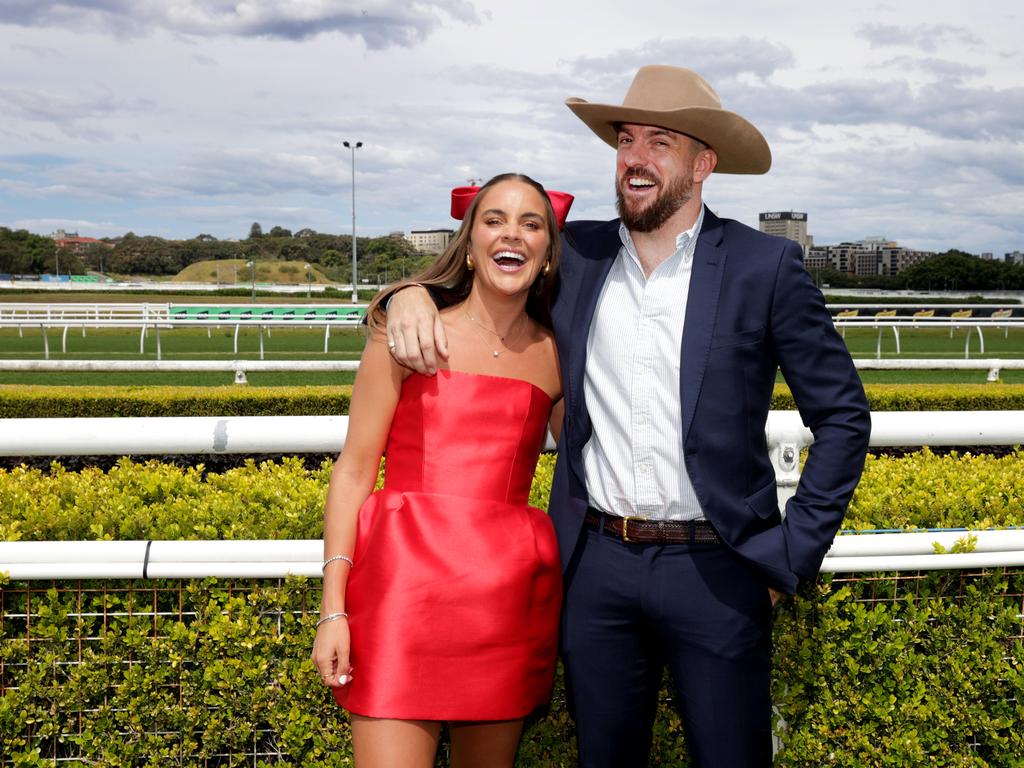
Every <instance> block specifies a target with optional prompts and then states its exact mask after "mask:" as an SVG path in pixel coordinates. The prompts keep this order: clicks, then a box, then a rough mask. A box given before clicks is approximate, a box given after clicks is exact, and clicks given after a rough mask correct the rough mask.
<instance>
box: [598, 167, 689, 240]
mask: <svg viewBox="0 0 1024 768" xmlns="http://www.w3.org/2000/svg"><path fill="white" fill-rule="evenodd" d="M630 176H633V177H637V178H641V179H651V181H654V179H653V178H652V177H651V175H650V174H648V173H645V172H643V171H640V170H627V171H626V172H625V173H624V174H623V176H622V178H623V179H625V178H628V177H630ZM692 197H693V179H690V178H688V177H686V176H679V177H678V178H677V179H676V180H675V181H674V182H672V184H671V186H669V187H668V188H666V189H664V190H663V191H662V192H661V193H660V194H659V195H658V196H657V197H656V198H655V199H654V202H653V203H651V204H650V205H648V206H647V207H646V208H644V209H643V210H640V211H631V210H629V209H628V208H627V207H626V198H625V196H624V195H623V194H622V186H621V184H616V185H615V208H616V209H617V210H618V212H619V218H620V219H622V223H623V224H625V225H626V229H628V230H629V231H630V232H653V231H654V230H656V229H658V228H659V227H661V225H662V224H664V223H665V222H666V221H668V220H669V219H670V218H672V215H673V214H674V213H675V212H676V211H678V210H679V209H680V208H682V207H683V206H684V205H686V203H688V202H689V201H690V198H692Z"/></svg>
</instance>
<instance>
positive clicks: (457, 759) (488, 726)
mask: <svg viewBox="0 0 1024 768" xmlns="http://www.w3.org/2000/svg"><path fill="white" fill-rule="evenodd" d="M449 732H450V733H451V739H452V759H451V768H512V764H513V763H514V762H515V759H516V750H517V749H518V748H519V737H520V736H521V735H522V733H523V721H522V720H504V721H502V722H500V723H452V724H451V725H450V726H449Z"/></svg>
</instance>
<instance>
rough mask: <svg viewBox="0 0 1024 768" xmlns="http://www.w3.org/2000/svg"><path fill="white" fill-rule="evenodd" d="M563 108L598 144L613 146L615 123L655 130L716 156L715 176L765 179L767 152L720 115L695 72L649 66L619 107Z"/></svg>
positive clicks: (572, 102) (745, 129)
mask: <svg viewBox="0 0 1024 768" xmlns="http://www.w3.org/2000/svg"><path fill="white" fill-rule="evenodd" d="M565 105H566V106H567V107H569V109H571V110H572V111H573V112H574V113H575V114H576V116H577V117H578V118H579V119H580V120H582V121H583V122H584V123H586V124H587V125H588V126H590V130H592V131H593V132H594V133H596V134H597V135H598V136H599V137H600V138H601V139H602V140H603V141H604V142H606V143H608V144H611V145H612V146H613V147H614V146H617V144H618V141H617V133H618V131H617V128H616V126H617V125H618V124H620V123H637V124H639V125H656V126H658V127H659V128H669V129H670V130H673V131H678V132H679V133H685V134H686V135H687V136H692V137H693V138H696V139H700V140H701V141H703V142H704V143H705V144H707V145H708V146H709V147H711V148H712V149H714V150H715V153H716V154H717V155H718V165H717V166H716V167H715V170H716V171H717V172H718V173H767V172H768V169H769V168H771V166H772V151H771V150H770V149H769V148H768V142H767V141H765V140H764V136H762V135H761V132H760V131H759V130H757V128H755V127H754V126H753V125H752V124H751V123H749V122H747V121H746V120H745V119H743V118H742V117H740V116H739V115H737V114H736V113H735V112H729V111H728V110H725V109H722V102H721V100H720V99H719V98H718V94H717V93H715V91H714V89H713V88H712V87H711V86H710V85H708V82H707V81H706V80H705V79H704V78H703V77H701V76H700V75H698V74H697V73H696V72H694V71H692V70H689V69H683V68H682V67H670V66H666V65H664V64H651V65H649V66H646V67H641V68H640V70H639V71H638V72H637V73H636V77H635V78H633V84H632V85H631V86H629V91H628V92H627V93H626V98H625V99H623V101H622V106H619V105H617V104H591V103H589V102H587V101H584V100H583V99H578V98H575V97H573V98H569V99H566V100H565Z"/></svg>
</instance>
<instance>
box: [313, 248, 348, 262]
mask: <svg viewBox="0 0 1024 768" xmlns="http://www.w3.org/2000/svg"><path fill="white" fill-rule="evenodd" d="M317 261H318V262H319V263H321V264H323V265H324V266H325V267H340V266H341V265H342V264H344V263H345V256H344V254H342V252H341V251H338V250H335V249H333V248H329V249H327V250H326V251H322V252H321V253H320V258H319V259H317Z"/></svg>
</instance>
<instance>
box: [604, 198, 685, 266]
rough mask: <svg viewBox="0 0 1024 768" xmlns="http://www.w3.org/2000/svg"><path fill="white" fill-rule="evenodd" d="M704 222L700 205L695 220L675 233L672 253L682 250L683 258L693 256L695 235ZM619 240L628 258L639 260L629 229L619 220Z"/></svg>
mask: <svg viewBox="0 0 1024 768" xmlns="http://www.w3.org/2000/svg"><path fill="white" fill-rule="evenodd" d="M703 224H704V206H703V205H702V206H701V207H700V213H698V214H697V220H696V221H695V222H693V226H692V227H690V228H689V229H687V230H686V231H685V232H680V233H679V234H678V235H676V250H675V253H673V254H672V255H673V256H675V255H676V253H679V252H680V251H682V252H683V259H684V260H685V261H689V260H690V259H692V258H693V252H694V250H696V248H697V235H698V234H699V233H700V228H701V226H703ZM619 240H621V241H622V246H623V247H624V248H625V249H626V253H628V254H629V256H630V258H632V259H633V260H634V261H637V262H639V259H638V257H637V255H636V246H635V245H634V244H633V237H632V235H630V234H629V230H628V229H626V225H625V224H623V223H622V222H621V221H620V222H619Z"/></svg>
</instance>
